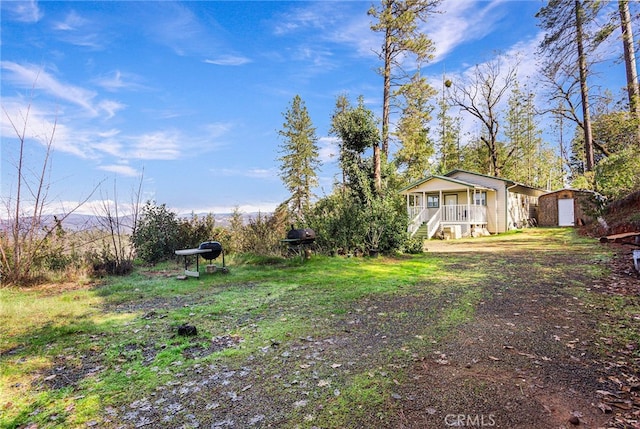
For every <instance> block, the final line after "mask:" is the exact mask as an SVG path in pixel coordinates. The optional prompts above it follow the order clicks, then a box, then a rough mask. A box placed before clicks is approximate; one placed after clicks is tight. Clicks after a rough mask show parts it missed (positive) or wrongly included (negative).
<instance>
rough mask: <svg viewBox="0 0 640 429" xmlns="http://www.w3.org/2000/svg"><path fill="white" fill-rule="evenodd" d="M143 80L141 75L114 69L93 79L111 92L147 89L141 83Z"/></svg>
mask: <svg viewBox="0 0 640 429" xmlns="http://www.w3.org/2000/svg"><path fill="white" fill-rule="evenodd" d="M141 81H142V78H141V77H140V76H138V75H136V74H133V73H126V72H122V71H120V70H114V71H112V72H110V73H107V74H105V75H103V76H100V77H98V78H96V79H94V80H93V82H94V83H95V84H96V85H98V86H100V87H102V88H104V89H106V90H107V91H111V92H116V91H120V90H133V91H137V90H141V89H146V87H145V86H144V85H143V84H141V83H140V82H141Z"/></svg>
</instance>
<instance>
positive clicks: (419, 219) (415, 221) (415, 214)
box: [409, 207, 427, 237]
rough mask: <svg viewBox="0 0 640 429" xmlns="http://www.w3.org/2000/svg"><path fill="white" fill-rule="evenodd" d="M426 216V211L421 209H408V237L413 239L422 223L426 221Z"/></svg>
mask: <svg viewBox="0 0 640 429" xmlns="http://www.w3.org/2000/svg"><path fill="white" fill-rule="evenodd" d="M426 215H427V209H425V208H422V207H410V208H409V218H410V219H411V221H409V236H410V237H413V235H414V234H415V233H416V231H417V230H418V228H420V226H421V225H422V223H423V222H424V221H425V220H426V219H425V216H426Z"/></svg>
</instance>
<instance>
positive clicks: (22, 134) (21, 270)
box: [0, 83, 97, 284]
mask: <svg viewBox="0 0 640 429" xmlns="http://www.w3.org/2000/svg"><path fill="white" fill-rule="evenodd" d="M33 88H35V83H34V86H33V87H32V93H33ZM32 99H33V97H32ZM31 107H32V104H31V102H29V104H28V106H27V108H26V111H25V112H24V113H22V112H20V113H19V116H20V118H14V117H12V116H11V115H10V114H9V112H8V111H7V110H6V108H5V107H4V106H3V107H2V110H3V113H4V115H5V116H6V118H7V120H8V121H9V124H10V125H11V128H12V129H13V131H14V132H15V136H16V141H17V145H18V149H17V153H18V157H17V160H16V161H15V164H14V167H15V172H16V175H15V177H16V179H15V180H16V183H15V185H14V188H13V189H11V191H10V193H9V195H8V196H6V197H3V200H4V201H3V204H4V206H5V208H6V219H5V220H4V221H3V227H2V229H1V230H0V270H1V276H2V283H3V284H5V283H6V284H16V283H28V282H30V281H32V280H33V274H34V273H33V271H34V268H36V266H37V264H38V263H39V261H41V259H42V257H43V256H44V255H45V254H46V252H47V250H48V249H47V240H48V239H49V238H50V237H51V236H52V234H54V233H55V231H56V230H57V229H59V227H60V225H61V224H62V222H63V221H64V220H65V219H67V218H68V217H69V216H70V215H71V214H73V213H74V212H75V211H76V210H78V209H79V208H80V207H81V206H82V205H83V204H84V203H86V202H87V201H88V199H89V198H90V197H91V195H93V193H94V192H95V190H96V189H97V187H96V188H94V189H93V191H92V192H91V193H90V194H89V195H88V196H87V197H86V198H85V199H83V200H82V201H80V202H78V203H77V204H76V205H75V206H74V207H72V208H71V209H70V210H68V211H65V212H64V213H60V214H58V215H57V216H56V217H55V218H54V221H53V222H49V224H47V222H46V219H45V212H46V208H47V207H49V206H50V205H51V201H50V199H49V191H50V185H51V183H50V181H49V179H50V172H51V155H52V151H53V142H54V138H55V133H56V126H57V118H56V120H55V121H54V122H53V124H52V125H51V129H50V131H49V132H48V133H47V134H46V136H45V137H43V138H42V139H43V141H42V143H43V146H44V156H43V159H42V160H41V161H40V163H39V164H37V165H34V164H35V162H34V161H33V160H31V159H28V158H27V156H28V151H27V143H28V140H29V137H28V134H29V126H30V125H29V121H30V119H31V118H30V114H31ZM19 120H21V122H18V121H19ZM3 144H7V143H4V142H3ZM51 223H52V224H51Z"/></svg>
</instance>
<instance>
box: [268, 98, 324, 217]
mask: <svg viewBox="0 0 640 429" xmlns="http://www.w3.org/2000/svg"><path fill="white" fill-rule="evenodd" d="M283 116H284V119H285V122H284V124H283V125H282V129H281V130H280V131H278V134H279V135H280V136H281V137H282V141H283V142H282V144H281V145H280V153H281V154H282V156H281V157H280V158H279V161H280V178H281V179H282V181H283V182H284V184H285V186H286V187H287V189H288V190H289V192H290V193H291V198H289V200H288V206H289V209H290V211H291V214H292V216H293V218H294V220H297V221H303V220H304V214H305V212H306V211H307V209H308V208H309V206H310V204H311V198H312V197H313V193H312V189H313V188H314V187H315V186H317V185H318V173H317V170H318V169H319V167H320V158H319V150H318V145H317V142H318V138H317V137H316V129H315V127H314V126H313V124H312V122H311V118H310V117H309V113H308V112H307V108H306V106H305V104H304V101H303V100H302V98H300V96H299V95H296V96H295V97H294V98H293V101H291V104H290V106H289V109H288V110H287V111H286V112H285V113H284V114H283Z"/></svg>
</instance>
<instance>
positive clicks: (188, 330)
mask: <svg viewBox="0 0 640 429" xmlns="http://www.w3.org/2000/svg"><path fill="white" fill-rule="evenodd" d="M178 335H182V336H183V337H193V336H196V335H198V329H197V328H196V327H195V326H193V325H189V324H186V323H185V324H184V325H180V326H178Z"/></svg>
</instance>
